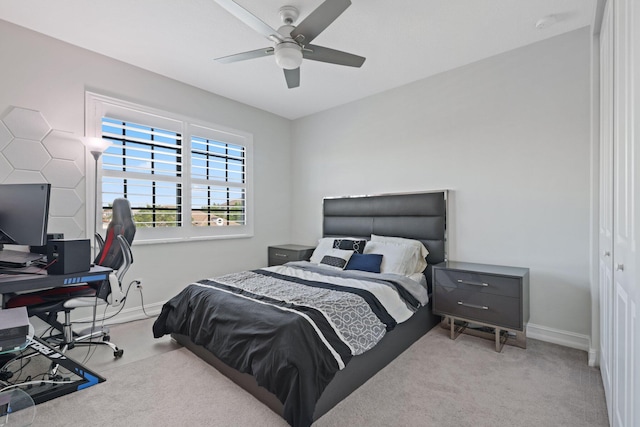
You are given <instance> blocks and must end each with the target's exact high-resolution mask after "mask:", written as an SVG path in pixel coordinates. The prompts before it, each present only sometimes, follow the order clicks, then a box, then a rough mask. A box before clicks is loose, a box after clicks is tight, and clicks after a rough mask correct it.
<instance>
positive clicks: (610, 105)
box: [599, 0, 640, 427]
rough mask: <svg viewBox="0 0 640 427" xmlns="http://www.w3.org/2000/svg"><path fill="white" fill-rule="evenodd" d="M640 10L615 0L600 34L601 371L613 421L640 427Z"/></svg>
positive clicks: (629, 1)
mask: <svg viewBox="0 0 640 427" xmlns="http://www.w3.org/2000/svg"><path fill="white" fill-rule="evenodd" d="M639 9H640V5H638V1H637V0H609V1H608V2H607V4H606V7H605V10H604V16H603V22H602V27H601V33H600V47H601V50H600V61H601V75H600V78H601V91H600V95H601V110H600V111H601V141H600V143H601V150H600V155H601V158H600V162H601V164H600V204H601V210H600V242H599V250H600V254H599V259H600V304H601V306H600V314H601V321H600V326H601V335H600V337H601V340H600V341H601V372H602V380H603V383H604V387H605V394H606V398H607V407H608V409H609V420H610V422H611V425H612V426H614V427H627V426H640V405H639V403H640V398H639V396H638V390H639V387H640V379H639V377H640V362H639V360H638V358H639V357H640V350H638V349H639V348H640V328H639V327H638V316H637V310H638V309H640V305H639V304H640V284H639V283H638V275H637V266H638V265H639V263H640V260H639V253H640V251H639V250H638V244H640V230H639V229H638V226H639V225H640V220H639V218H638V217H639V216H640V209H639V206H638V198H639V197H638V196H639V187H640V183H639V181H640V180H639V177H638V168H640V156H639V154H638V145H639V144H638V138H639V135H640V115H639V114H638V113H639V112H640V95H639V93H640V65H639V59H640V58H639V56H640V53H639V50H640V47H639V44H640V34H639V33H638V27H640V10H639Z"/></svg>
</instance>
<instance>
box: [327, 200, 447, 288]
mask: <svg viewBox="0 0 640 427" xmlns="http://www.w3.org/2000/svg"><path fill="white" fill-rule="evenodd" d="M446 218H447V190H442V191H432V192H424V193H407V194H383V195H379V196H354V197H338V198H325V199H324V200H323V228H322V230H323V231H322V234H323V236H324V237H339V236H350V237H359V238H366V239H368V238H370V236H371V234H379V235H382V236H395V237H404V238H407V239H415V240H419V241H421V242H422V243H423V244H424V245H425V246H426V247H427V249H428V250H429V255H428V256H427V263H428V264H429V266H432V265H434V264H437V263H440V262H443V261H445V259H446V235H447V233H446V224H447V221H446ZM426 275H427V280H428V282H429V284H431V268H430V267H429V268H428V270H427V272H426Z"/></svg>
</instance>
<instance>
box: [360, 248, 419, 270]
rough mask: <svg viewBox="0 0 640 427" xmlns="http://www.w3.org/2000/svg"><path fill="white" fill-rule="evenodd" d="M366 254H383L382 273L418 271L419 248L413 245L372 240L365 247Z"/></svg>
mask: <svg viewBox="0 0 640 427" xmlns="http://www.w3.org/2000/svg"><path fill="white" fill-rule="evenodd" d="M364 253H365V254H382V264H381V265H380V273H392V274H400V275H402V276H409V275H411V274H413V273H415V272H416V258H417V256H418V255H417V254H419V250H418V249H417V248H416V247H415V246H411V245H398V244H395V243H387V242H373V241H370V242H369V243H367V245H366V246H365V247H364Z"/></svg>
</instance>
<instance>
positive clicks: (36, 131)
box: [2, 107, 51, 141]
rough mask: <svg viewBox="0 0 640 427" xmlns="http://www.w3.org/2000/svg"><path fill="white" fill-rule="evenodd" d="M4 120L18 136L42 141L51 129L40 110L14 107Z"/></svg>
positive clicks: (10, 130)
mask: <svg viewBox="0 0 640 427" xmlns="http://www.w3.org/2000/svg"><path fill="white" fill-rule="evenodd" d="M2 121H3V122H4V123H5V125H7V128H8V129H9V132H11V133H12V134H13V136H15V137H16V138H24V139H33V140H35V141H41V140H42V138H44V137H45V135H46V134H48V133H49V131H51V126H49V123H47V121H46V120H45V118H44V117H43V116H42V114H41V113H40V111H35V110H27V109H26V108H20V107H13V108H12V109H11V110H10V111H9V112H8V113H7V115H6V116H4V119H2Z"/></svg>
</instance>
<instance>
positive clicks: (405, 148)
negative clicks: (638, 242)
mask: <svg viewBox="0 0 640 427" xmlns="http://www.w3.org/2000/svg"><path fill="white" fill-rule="evenodd" d="M589 43H590V33H589V31H588V29H587V28H584V29H581V30H578V31H574V32H572V33H569V34H566V35H563V36H559V37H555V38H552V39H549V40H546V41H543V42H540V43H537V44H534V45H531V46H528V47H524V48H521V49H518V50H514V51H511V52H507V53H505V54H501V55H498V56H495V57H492V58H489V59H487V60H484V61H481V62H477V63H473V64H470V65H468V66H465V67H462V68H459V69H456V70H453V71H450V72H446V73H443V74H440V75H437V76H434V77H431V78H428V79H425V80H421V81H418V82H415V83H412V84H409V85H407V86H404V87H401V88H398V89H394V90H391V91H388V92H384V93H381V94H378V95H375V96H372V97H370V98H367V99H364V100H361V101H358V102H354V103H351V104H348V105H345V106H342V107H338V108H334V109H331V110H328V111H325V112H322V113H319V114H315V115H312V116H309V117H306V118H302V119H299V120H296V121H295V122H294V123H293V134H292V135H293V136H292V150H293V151H292V162H293V179H292V181H293V199H292V200H293V204H292V206H293V213H292V220H293V240H294V241H295V242H298V243H314V242H315V241H316V239H317V238H318V237H320V235H321V231H322V230H321V206H322V198H323V197H325V196H341V195H351V194H378V193H386V192H410V191H421V190H431V189H443V188H446V189H450V190H452V192H451V199H450V211H449V237H450V242H449V250H450V251H449V259H452V260H459V261H469V262H483V263H492V264H502V265H515V266H522V267H529V268H530V269H531V319H530V322H531V325H530V326H533V325H538V326H539V327H540V328H538V331H540V330H542V331H545V330H547V329H548V330H549V331H548V332H551V335H553V334H555V333H556V332H559V333H560V335H561V336H562V337H563V338H560V339H559V341H563V340H565V339H566V340H569V341H571V340H573V341H574V342H565V344H568V345H574V346H577V347H583V348H584V349H585V350H586V349H587V347H588V339H589V335H590V332H591V323H590V322H591V319H590V311H591V305H590V283H589V280H590V277H589V232H590V229H589V212H590V199H589V197H590V183H589V172H590V171H589V168H590V157H589V156H590V139H589V138H590V137H589V129H590V124H589V105H590V103H589V102H590V101H589V49H590V48H589ZM365 67H366V65H365ZM398 72H402V69H401V67H399V68H398ZM529 330H530V336H531V328H530V329H529ZM534 335H535V334H534ZM576 344H577V345H576Z"/></svg>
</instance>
